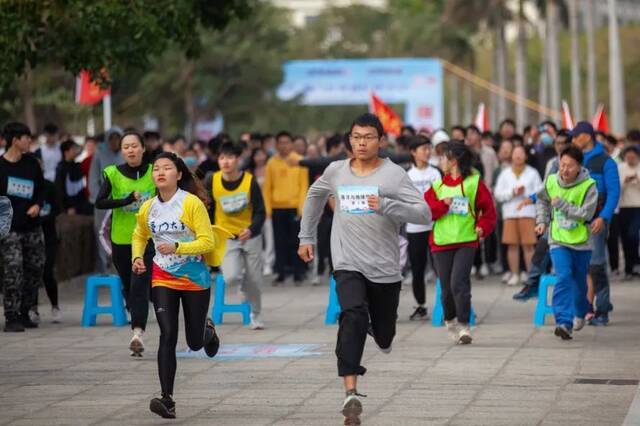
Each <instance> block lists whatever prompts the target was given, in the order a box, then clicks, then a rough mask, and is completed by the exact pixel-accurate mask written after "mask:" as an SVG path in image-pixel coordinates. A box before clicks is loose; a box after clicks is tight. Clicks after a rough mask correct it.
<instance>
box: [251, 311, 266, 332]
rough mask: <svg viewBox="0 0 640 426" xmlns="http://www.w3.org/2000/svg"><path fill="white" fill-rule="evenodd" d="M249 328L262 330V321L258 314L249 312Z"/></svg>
mask: <svg viewBox="0 0 640 426" xmlns="http://www.w3.org/2000/svg"><path fill="white" fill-rule="evenodd" d="M251 329H252V330H264V323H263V322H262V321H261V320H260V315H258V314H254V313H253V312H252V313H251Z"/></svg>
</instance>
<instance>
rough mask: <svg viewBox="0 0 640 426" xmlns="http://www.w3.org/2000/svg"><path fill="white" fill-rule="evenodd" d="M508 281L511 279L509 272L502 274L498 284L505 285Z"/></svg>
mask: <svg viewBox="0 0 640 426" xmlns="http://www.w3.org/2000/svg"><path fill="white" fill-rule="evenodd" d="M510 279H511V272H509V271H507V272H505V273H504V274H502V278H500V282H502V284H506V283H508V282H509V280H510Z"/></svg>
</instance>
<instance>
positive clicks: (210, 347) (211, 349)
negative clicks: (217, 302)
mask: <svg viewBox="0 0 640 426" xmlns="http://www.w3.org/2000/svg"><path fill="white" fill-rule="evenodd" d="M206 328H208V329H209V330H211V332H212V334H211V335H210V337H209V340H207V341H205V343H204V351H205V353H206V354H207V356H208V357H209V358H213V357H214V356H216V354H217V353H218V349H220V338H219V337H218V333H216V326H215V325H213V321H211V318H207V326H206Z"/></svg>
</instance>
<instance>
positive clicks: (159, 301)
mask: <svg viewBox="0 0 640 426" xmlns="http://www.w3.org/2000/svg"><path fill="white" fill-rule="evenodd" d="M209 294H210V290H209V289H206V290H202V291H182V290H174V289H171V288H167V287H153V289H152V290H151V296H152V298H153V306H154V308H155V311H156V319H157V320H158V325H159V326H160V345H159V346H158V375H159V376H160V386H161V387H162V393H163V395H173V382H174V381H175V378H176V345H177V344H178V314H179V313H180V299H182V309H183V310H184V331H185V335H186V337H187V345H189V348H191V350H194V351H198V350H200V349H202V347H203V346H204V343H205V328H206V327H205V325H206V321H207V311H208V309H209Z"/></svg>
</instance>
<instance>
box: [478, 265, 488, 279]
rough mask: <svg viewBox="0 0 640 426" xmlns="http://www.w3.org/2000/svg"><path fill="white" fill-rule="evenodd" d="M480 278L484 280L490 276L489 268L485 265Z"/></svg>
mask: <svg viewBox="0 0 640 426" xmlns="http://www.w3.org/2000/svg"><path fill="white" fill-rule="evenodd" d="M480 276H481V277H483V278H485V277H487V276H489V267H488V266H487V265H486V264H485V263H483V264H482V266H481V267H480Z"/></svg>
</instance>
